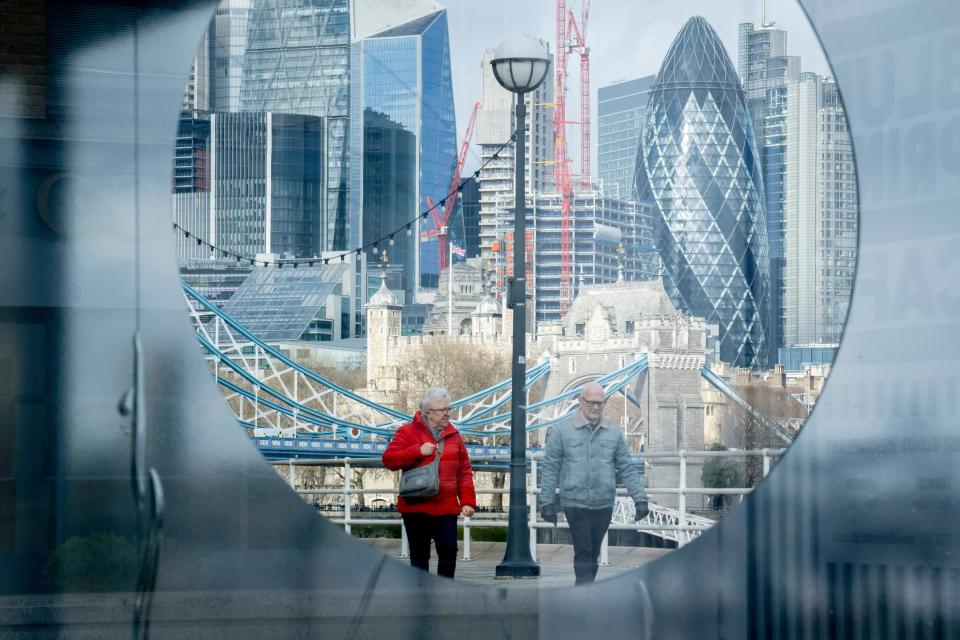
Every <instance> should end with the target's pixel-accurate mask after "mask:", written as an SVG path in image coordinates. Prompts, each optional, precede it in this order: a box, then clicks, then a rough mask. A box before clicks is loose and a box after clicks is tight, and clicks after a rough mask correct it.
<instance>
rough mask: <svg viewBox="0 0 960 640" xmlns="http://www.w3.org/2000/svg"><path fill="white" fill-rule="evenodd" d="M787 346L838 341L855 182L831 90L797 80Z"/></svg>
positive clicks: (787, 227)
mask: <svg viewBox="0 0 960 640" xmlns="http://www.w3.org/2000/svg"><path fill="white" fill-rule="evenodd" d="M785 146H786V153H785V154H784V231H783V244H784V256H785V269H784V288H783V301H784V343H785V344H786V345H798V344H823V343H837V342H839V341H840V336H841V334H842V332H843V324H844V322H845V320H846V315H847V309H848V306H849V301H850V295H851V293H852V288H853V275H854V270H855V266H856V247H857V215H858V203H857V182H856V171H855V169H854V164H853V149H852V146H851V142H850V132H849V129H848V128H847V122H846V114H845V113H844V111H843V107H842V105H841V104H840V98H839V94H838V93H837V87H836V84H835V83H834V82H833V81H832V80H824V79H823V78H821V77H820V76H817V75H816V74H813V73H802V74H800V80H799V82H796V83H793V84H791V85H789V87H788V91H787V117H786V145H785Z"/></svg>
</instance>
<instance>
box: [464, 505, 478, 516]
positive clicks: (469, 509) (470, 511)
mask: <svg viewBox="0 0 960 640" xmlns="http://www.w3.org/2000/svg"><path fill="white" fill-rule="evenodd" d="M474 513H476V510H475V509H474V508H473V507H471V506H470V505H468V504H465V505H463V508H462V509H460V515H462V516H463V517H464V518H472V517H473V514H474Z"/></svg>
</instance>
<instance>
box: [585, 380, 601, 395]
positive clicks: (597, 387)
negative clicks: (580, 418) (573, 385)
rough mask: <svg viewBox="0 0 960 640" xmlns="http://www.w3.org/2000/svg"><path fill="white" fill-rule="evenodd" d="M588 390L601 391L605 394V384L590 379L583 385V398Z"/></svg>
mask: <svg viewBox="0 0 960 640" xmlns="http://www.w3.org/2000/svg"><path fill="white" fill-rule="evenodd" d="M587 391H599V392H600V393H601V394H604V395H605V391H604V390H603V385H601V384H600V383H599V382H593V381H590V382H587V383H585V384H584V385H583V387H581V388H580V397H581V398H583V397H584V395H585V394H586V393H587Z"/></svg>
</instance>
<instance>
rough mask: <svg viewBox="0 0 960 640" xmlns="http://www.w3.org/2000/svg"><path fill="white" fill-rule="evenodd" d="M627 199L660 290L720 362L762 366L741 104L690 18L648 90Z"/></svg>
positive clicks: (720, 59) (764, 343)
mask: <svg viewBox="0 0 960 640" xmlns="http://www.w3.org/2000/svg"><path fill="white" fill-rule="evenodd" d="M636 184H637V194H638V197H639V198H640V200H641V201H644V202H649V203H651V204H652V205H653V208H654V214H653V223H654V241H655V243H656V246H657V249H658V251H659V253H660V256H661V259H662V261H663V267H664V286H665V287H666V290H667V292H668V293H669V294H670V297H671V299H672V300H673V301H674V304H675V305H676V306H677V307H678V308H679V309H680V310H681V311H683V312H684V313H687V314H689V315H694V316H701V317H704V318H705V319H706V321H707V323H708V324H714V323H715V324H717V325H718V326H719V329H720V336H719V339H720V357H721V358H722V359H723V360H725V361H726V362H729V363H731V364H733V365H734V366H738V367H740V366H742V367H764V366H766V363H767V359H768V356H769V353H768V339H769V336H768V333H767V332H768V325H769V308H768V305H769V286H770V285H769V278H770V262H769V255H768V243H767V225H766V216H765V215H764V209H763V182H762V177H761V173H760V165H759V161H758V157H757V147H756V143H755V141H754V133H753V126H752V123H751V120H750V114H749V112H748V110H747V104H746V98H745V96H744V93H743V89H742V88H741V86H740V81H739V80H738V78H737V74H736V71H735V70H734V68H733V64H732V63H731V62H730V58H729V57H728V56H727V52H726V51H725V50H724V48H723V44H722V43H721V42H720V38H719V37H718V36H717V34H716V32H715V31H714V30H713V28H712V27H711V26H710V25H709V24H708V23H707V21H706V20H704V19H703V18H702V17H699V16H695V17H693V18H691V19H690V20H689V21H687V23H686V24H685V25H684V26H683V28H682V29H681V30H680V33H679V34H678V35H677V37H676V39H675V40H674V41H673V44H672V45H671V46H670V49H669V51H668V52H667V55H666V58H665V59H664V61H663V65H662V66H661V68H660V72H659V73H658V74H657V82H656V84H654V86H653V88H652V89H651V91H650V100H649V103H648V106H647V113H646V121H645V124H644V130H643V137H642V140H641V146H640V151H639V156H638V160H637V176H636Z"/></svg>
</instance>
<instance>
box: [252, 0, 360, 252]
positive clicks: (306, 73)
mask: <svg viewBox="0 0 960 640" xmlns="http://www.w3.org/2000/svg"><path fill="white" fill-rule="evenodd" d="M350 82H351V72H350V15H349V0H324V1H323V2H310V3H305V2H303V1H302V0H253V5H252V6H251V9H250V15H249V25H248V37H247V49H246V52H245V55H244V60H243V73H242V81H241V86H240V109H241V110H242V111H252V112H261V113H263V112H272V113H275V114H280V113H289V114H301V115H310V116H316V117H320V118H322V120H320V121H319V124H320V127H321V129H322V140H321V146H322V149H323V152H324V159H323V165H324V167H323V173H324V184H323V193H322V197H321V198H320V206H321V210H320V221H321V223H320V225H319V229H318V231H319V234H320V240H319V243H320V247H321V248H323V249H344V248H347V245H348V243H349V244H350V246H351V247H353V246H356V245H357V244H359V240H360V236H359V229H357V228H354V227H351V223H350V220H349V215H348V198H349V186H348V181H349V170H350V159H349V132H348V127H349V112H350Z"/></svg>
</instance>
